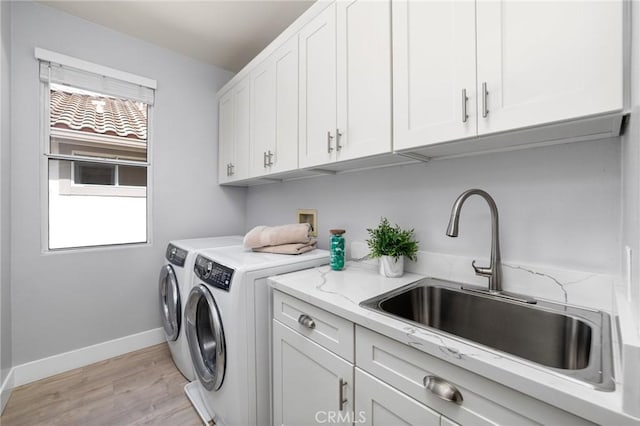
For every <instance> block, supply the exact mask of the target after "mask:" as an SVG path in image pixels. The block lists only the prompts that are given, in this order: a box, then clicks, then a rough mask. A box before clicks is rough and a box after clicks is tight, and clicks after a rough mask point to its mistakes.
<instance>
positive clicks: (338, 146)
mask: <svg viewBox="0 0 640 426" xmlns="http://www.w3.org/2000/svg"><path fill="white" fill-rule="evenodd" d="M340 136H342V133H340V129H338V128H336V151H340V150H341V149H342V145H340Z"/></svg>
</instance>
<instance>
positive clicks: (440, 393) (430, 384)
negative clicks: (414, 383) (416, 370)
mask: <svg viewBox="0 0 640 426" xmlns="http://www.w3.org/2000/svg"><path fill="white" fill-rule="evenodd" d="M422 382H423V383H424V387H425V388H427V389H428V390H430V391H431V392H432V393H433V394H434V395H436V396H437V397H438V398H441V399H444V400H445V401H449V402H453V403H455V404H458V405H462V401H463V398H462V394H461V393H460V391H459V390H458V389H457V388H456V387H455V386H453V385H452V384H451V383H449V382H447V381H446V380H444V379H442V378H440V377H438V376H425V377H424V379H423V381H422Z"/></svg>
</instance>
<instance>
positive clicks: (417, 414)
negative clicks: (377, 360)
mask: <svg viewBox="0 0 640 426" xmlns="http://www.w3.org/2000/svg"><path fill="white" fill-rule="evenodd" d="M355 399H356V407H355V413H354V418H355V419H356V421H357V422H358V423H359V424H362V425H366V426H389V425H407V426H455V425H456V423H454V422H452V421H451V420H449V419H447V418H445V417H442V416H441V415H440V414H438V413H436V412H435V411H433V410H432V409H430V408H429V407H427V406H426V405H423V404H420V403H419V402H418V401H416V400H415V399H412V398H410V397H408V396H407V395H405V394H403V393H401V392H399V391H397V390H396V389H394V388H392V387H391V386H389V385H387V384H385V383H383V382H381V381H380V380H378V379H376V378H375V377H373V376H371V375H369V374H367V373H365V372H364V371H362V370H360V369H359V368H356V395H355Z"/></svg>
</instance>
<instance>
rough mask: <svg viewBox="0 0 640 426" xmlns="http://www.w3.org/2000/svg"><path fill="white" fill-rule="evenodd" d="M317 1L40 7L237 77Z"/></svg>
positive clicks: (183, 0) (107, 1) (114, 1)
mask: <svg viewBox="0 0 640 426" xmlns="http://www.w3.org/2000/svg"><path fill="white" fill-rule="evenodd" d="M313 1H314V0H208V1H192V0H169V1H165V0H160V1H153V0H151V1H149V0H146V1H140V0H134V1H118V0H101V1H77V0H76V1H58V0H53V1H41V2H40V3H43V4H46V5H48V6H51V7H54V8H56V9H60V10H62V11H65V12H67V13H70V14H72V15H76V16H79V17H81V18H83V19H86V20H88V21H91V22H95V23H96V24H100V25H103V26H105V27H109V28H112V29H114V30H116V31H120V32H123V33H126V34H129V35H131V36H133V37H137V38H140V39H143V40H146V41H149V42H151V43H153V44H156V45H159V46H162V47H165V48H167V49H170V50H173V51H175V52H178V53H182V54H184V55H187V56H191V57H193V58H196V59H198V60H201V61H204V62H207V63H210V64H212V65H216V66H218V67H221V68H224V69H227V70H229V71H234V72H237V71H239V70H240V69H241V68H242V67H244V66H245V65H246V64H247V63H248V62H249V61H250V60H251V59H253V58H254V57H255V56H256V55H257V54H258V53H260V51H261V50H262V49H264V47H266V46H267V45H268V44H269V43H270V42H271V41H272V40H273V39H274V38H276V37H277V36H278V35H279V34H280V33H281V32H282V31H283V30H284V29H285V28H287V27H288V26H289V25H290V24H291V23H292V22H293V21H295V20H296V18H298V16H300V15H301V14H302V13H303V12H304V11H305V10H307V9H308V8H309V6H311V4H312V3H313Z"/></svg>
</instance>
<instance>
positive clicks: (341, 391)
mask: <svg viewBox="0 0 640 426" xmlns="http://www.w3.org/2000/svg"><path fill="white" fill-rule="evenodd" d="M338 387H339V389H338V394H339V395H338V400H339V403H338V411H342V410H344V405H345V404H346V403H347V401H348V399H347V398H346V397H345V389H346V388H347V382H346V381H345V380H343V379H340V382H339V383H338Z"/></svg>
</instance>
